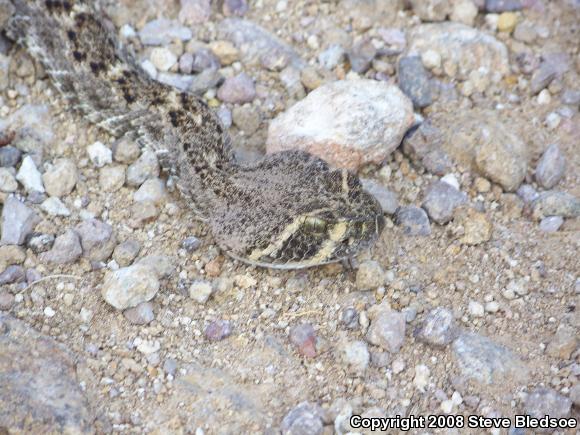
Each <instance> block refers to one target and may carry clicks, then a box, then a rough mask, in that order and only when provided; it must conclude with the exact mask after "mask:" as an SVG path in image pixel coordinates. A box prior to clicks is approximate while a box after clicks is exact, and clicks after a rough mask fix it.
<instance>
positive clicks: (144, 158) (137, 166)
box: [127, 150, 159, 187]
mask: <svg viewBox="0 0 580 435" xmlns="http://www.w3.org/2000/svg"><path fill="white" fill-rule="evenodd" d="M158 176H159V162H158V161H157V156H156V155H155V153H154V152H153V151H150V150H147V151H144V152H143V154H141V156H140V157H139V158H138V159H137V160H136V161H135V162H134V163H132V164H131V165H130V166H129V167H128V168H127V184H128V185H129V186H134V187H139V186H141V184H143V182H144V181H145V180H147V179H148V178H157V177H158Z"/></svg>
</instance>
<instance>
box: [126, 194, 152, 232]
mask: <svg viewBox="0 0 580 435" xmlns="http://www.w3.org/2000/svg"><path fill="white" fill-rule="evenodd" d="M158 215H159V209H158V208H157V206H156V205H155V204H154V203H153V202H151V201H144V202H136V203H134V204H133V205H132V206H131V221H130V223H129V225H130V226H131V227H132V228H140V227H142V226H144V225H145V224H147V223H149V222H152V221H153V220H155V218H156V217H157V216H158Z"/></svg>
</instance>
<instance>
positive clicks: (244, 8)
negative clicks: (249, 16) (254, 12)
mask: <svg viewBox="0 0 580 435" xmlns="http://www.w3.org/2000/svg"><path fill="white" fill-rule="evenodd" d="M248 9H249V7H248V2H247V0H224V3H223V7H222V10H223V12H224V15H225V16H226V17H229V16H232V15H235V16H238V17H241V16H243V15H245V14H246V12H248Z"/></svg>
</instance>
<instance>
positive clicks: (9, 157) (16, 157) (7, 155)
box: [0, 145, 22, 168]
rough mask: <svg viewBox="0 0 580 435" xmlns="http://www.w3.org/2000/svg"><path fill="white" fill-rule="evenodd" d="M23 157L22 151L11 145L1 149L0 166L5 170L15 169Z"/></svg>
mask: <svg viewBox="0 0 580 435" xmlns="http://www.w3.org/2000/svg"><path fill="white" fill-rule="evenodd" d="M21 157H22V151H20V150H19V149H18V148H15V147H13V146H11V145H8V146H4V147H0V166H1V167H4V168H11V167H15V166H16V165H17V164H18V163H19V162H20V158H21Z"/></svg>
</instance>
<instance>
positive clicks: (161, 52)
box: [149, 47, 177, 71]
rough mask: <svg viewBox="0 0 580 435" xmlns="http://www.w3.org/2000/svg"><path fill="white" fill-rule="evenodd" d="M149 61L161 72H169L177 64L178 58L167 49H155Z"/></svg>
mask: <svg viewBox="0 0 580 435" xmlns="http://www.w3.org/2000/svg"><path fill="white" fill-rule="evenodd" d="M149 59H150V60H151V63H152V64H153V65H154V66H155V68H157V69H158V70H159V71H169V70H170V69H171V67H172V66H173V65H175V64H176V63H177V56H176V55H175V54H173V53H172V52H171V51H170V50H168V49H167V48H165V47H155V48H154V49H153V50H151V55H150V56H149Z"/></svg>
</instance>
